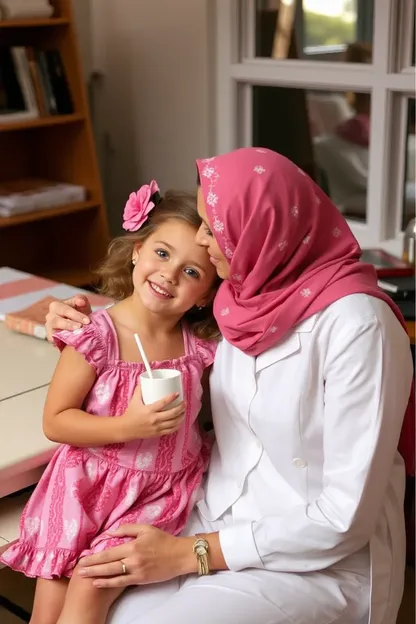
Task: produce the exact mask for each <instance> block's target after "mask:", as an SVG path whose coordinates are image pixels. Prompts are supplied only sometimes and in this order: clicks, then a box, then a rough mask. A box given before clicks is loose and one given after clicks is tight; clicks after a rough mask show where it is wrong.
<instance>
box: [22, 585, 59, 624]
mask: <svg viewBox="0 0 416 624" xmlns="http://www.w3.org/2000/svg"><path fill="white" fill-rule="evenodd" d="M67 589H68V579H67V578H61V579H53V580H48V579H41V578H38V579H37V581H36V591H35V600H34V602H33V610H32V617H31V618H30V624H56V623H57V621H58V618H59V615H60V613H61V611H62V607H63V606H64V602H65V594H66V590H67Z"/></svg>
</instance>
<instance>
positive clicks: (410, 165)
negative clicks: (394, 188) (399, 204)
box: [403, 98, 416, 230]
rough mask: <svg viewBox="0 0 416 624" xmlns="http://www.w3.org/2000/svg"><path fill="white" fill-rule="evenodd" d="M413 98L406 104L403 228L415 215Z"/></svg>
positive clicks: (415, 181)
mask: <svg viewBox="0 0 416 624" xmlns="http://www.w3.org/2000/svg"><path fill="white" fill-rule="evenodd" d="M415 166H416V163H415V99H414V98H411V99H410V98H409V103H408V106H407V137H406V167H405V181H404V193H403V229H404V230H405V229H406V226H407V224H408V223H409V221H410V219H413V217H414V216H415V199H416V180H415V178H416V175H415Z"/></svg>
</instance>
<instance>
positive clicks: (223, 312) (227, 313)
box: [221, 308, 230, 316]
mask: <svg viewBox="0 0 416 624" xmlns="http://www.w3.org/2000/svg"><path fill="white" fill-rule="evenodd" d="M229 313H230V308H223V309H222V310H221V316H228V315H229Z"/></svg>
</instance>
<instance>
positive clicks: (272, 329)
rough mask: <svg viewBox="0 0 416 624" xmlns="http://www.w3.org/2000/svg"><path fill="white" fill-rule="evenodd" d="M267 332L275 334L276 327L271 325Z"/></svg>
mask: <svg viewBox="0 0 416 624" xmlns="http://www.w3.org/2000/svg"><path fill="white" fill-rule="evenodd" d="M269 332H270V333H271V334H275V333H276V332H277V327H276V325H272V326H271V327H270V329H269Z"/></svg>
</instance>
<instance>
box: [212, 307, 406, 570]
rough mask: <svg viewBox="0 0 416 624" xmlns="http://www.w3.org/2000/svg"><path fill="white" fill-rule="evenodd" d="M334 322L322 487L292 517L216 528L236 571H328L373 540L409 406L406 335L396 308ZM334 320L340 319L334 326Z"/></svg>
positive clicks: (327, 374)
mask: <svg viewBox="0 0 416 624" xmlns="http://www.w3.org/2000/svg"><path fill="white" fill-rule="evenodd" d="M387 321H388V322H387V323H386V324H383V325H382V326H381V325H380V324H379V321H378V319H377V317H376V316H374V317H371V318H368V319H364V320H362V321H357V322H355V323H354V324H353V327H351V325H352V324H351V323H349V324H348V325H349V326H348V328H346V327H345V326H344V327H342V326H341V327H337V326H335V327H334V328H333V330H332V333H333V335H332V336H331V338H330V341H329V349H328V352H327V354H326V360H325V368H324V371H325V379H324V383H325V392H324V397H325V405H324V414H323V418H324V425H323V432H324V433H323V452H324V465H323V488H322V493H321V494H320V496H319V498H317V499H316V500H313V501H311V502H309V503H308V504H306V505H299V506H297V507H294V508H293V509H292V510H291V511H290V512H289V513H288V514H287V515H283V516H273V517H265V518H263V519H262V520H259V521H255V522H246V523H242V524H239V525H234V526H230V527H226V528H225V529H223V530H221V531H220V533H219V537H220V543H221V548H222V551H223V554H224V557H225V560H226V562H227V565H228V567H229V568H230V569H231V570H235V571H237V570H241V569H244V568H247V567H259V568H261V567H264V568H267V569H269V570H275V571H282V572H307V571H313V570H320V569H325V568H327V567H329V566H331V565H333V564H334V563H336V562H337V561H340V560H341V559H343V558H344V557H346V556H348V555H350V554H352V553H353V552H355V551H357V550H359V549H360V548H362V547H363V546H365V544H367V543H368V541H369V539H370V537H371V536H372V534H373V533H374V530H375V527H376V523H377V519H378V517H379V514H380V512H381V509H382V504H383V498H384V495H385V492H386V488H387V484H388V480H389V477H390V473H391V469H392V466H393V462H394V458H395V455H396V451H397V444H398V440H399V435H400V430H401V426H402V421H403V416H404V413H405V410H406V407H407V403H408V399H409V395H410V388H411V381H412V370H413V366H412V359H411V353H410V347H409V339H408V336H407V335H406V333H405V332H404V330H403V328H402V327H401V325H400V324H399V323H398V321H397V319H396V318H395V317H393V314H391V315H388V316H387ZM335 325H336V324H335Z"/></svg>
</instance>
